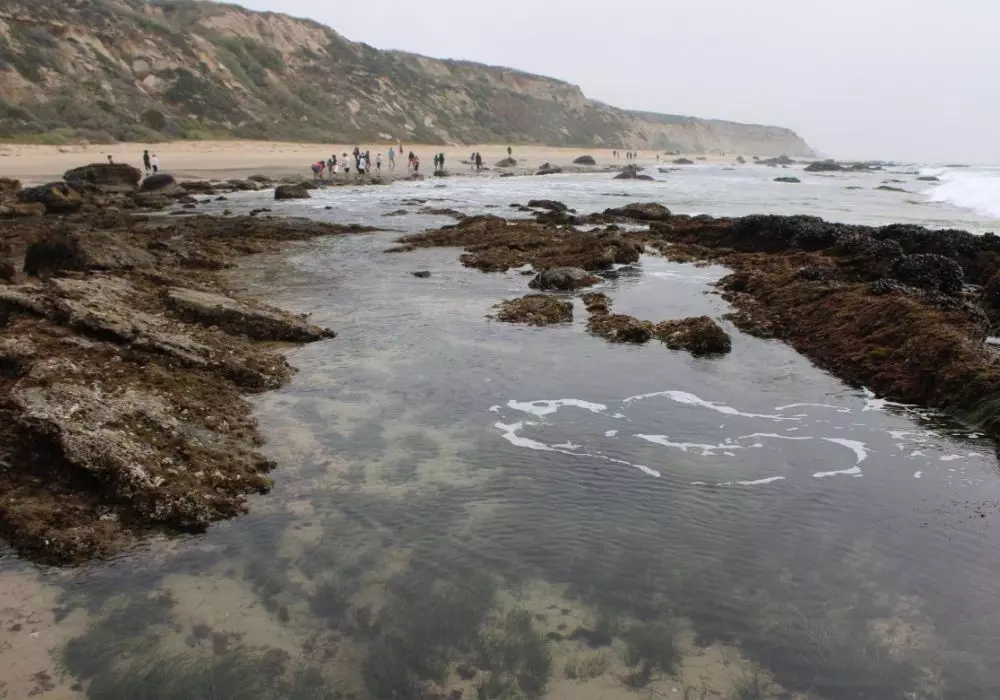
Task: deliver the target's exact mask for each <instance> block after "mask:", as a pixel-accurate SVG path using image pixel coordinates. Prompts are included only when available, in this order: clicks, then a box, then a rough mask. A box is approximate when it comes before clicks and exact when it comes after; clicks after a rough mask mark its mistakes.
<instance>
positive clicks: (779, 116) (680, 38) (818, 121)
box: [239, 0, 1000, 163]
mask: <svg viewBox="0 0 1000 700" xmlns="http://www.w3.org/2000/svg"><path fill="white" fill-rule="evenodd" d="M239 4H242V5H244V6H246V7H249V8H251V9H255V10H270V11H276V12H285V13H288V14H291V15H295V16H299V17H309V18H311V19H314V20H317V21H320V22H322V23H323V24H327V25H329V26H331V27H333V28H334V29H336V30H337V31H338V32H340V33H341V34H343V35H344V36H346V37H347V38H348V39H351V40H354V41H363V42H365V43H367V44H370V45H372V46H375V47H377V48H385V49H402V50H406V51H413V52H416V53H422V54H426V55H430V56H435V57H440V58H459V59H465V60H471V61H480V62H483V63H489V64H494V65H503V66H508V67H511V68H517V69H521V70H525V71H529V72H532V73H539V74H542V75H548V76H552V77H556V78H560V79H563V80H567V81H569V82H572V83H575V84H577V85H580V86H581V88H583V91H584V93H585V94H586V95H587V96H588V97H591V98H594V99H598V100H601V101H603V102H607V103H609V104H612V105H615V106H617V107H624V108H629V109H642V110H650V111H658V112H668V113H673V114H685V115H691V116H697V117H708V118H717V119H730V120H734V121H743V122H752V123H762V124H774V125H779V126H787V127H789V128H792V129H794V130H795V131H797V132H798V133H799V135H801V136H802V137H803V138H805V139H806V141H808V142H809V144H810V145H812V146H813V147H814V148H816V149H817V150H819V151H821V152H822V153H824V154H826V155H829V156H832V157H840V158H873V159H874V158H881V159H901V160H923V161H928V162H941V163H952V162H969V163H1000V39H998V34H997V32H998V28H1000V2H997V1H996V0H504V2H495V3H493V2H483V1H482V0H367V1H366V2H354V1H347V2H340V1H333V2H331V1H330V0H280V1H279V0H239Z"/></svg>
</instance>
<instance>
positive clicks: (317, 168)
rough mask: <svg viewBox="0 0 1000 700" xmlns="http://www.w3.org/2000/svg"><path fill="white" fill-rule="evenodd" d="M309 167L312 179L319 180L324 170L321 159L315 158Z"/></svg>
mask: <svg viewBox="0 0 1000 700" xmlns="http://www.w3.org/2000/svg"><path fill="white" fill-rule="evenodd" d="M311 167H312V171H313V180H319V179H320V178H321V177H322V176H323V171H324V170H326V166H325V165H324V164H323V161H321V160H317V161H316V162H315V163H313V164H312V166H311Z"/></svg>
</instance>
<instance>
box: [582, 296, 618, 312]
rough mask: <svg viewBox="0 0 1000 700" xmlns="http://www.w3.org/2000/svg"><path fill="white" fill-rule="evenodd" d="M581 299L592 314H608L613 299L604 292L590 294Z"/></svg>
mask: <svg viewBox="0 0 1000 700" xmlns="http://www.w3.org/2000/svg"><path fill="white" fill-rule="evenodd" d="M580 298H581V299H582V300H583V305H584V306H585V307H586V308H587V311H589V312H590V313H592V314H606V313H608V311H609V310H610V309H611V303H612V302H611V298H610V297H608V295H607V294H605V293H604V292H588V293H587V294H584V295H583V296H582V297H580Z"/></svg>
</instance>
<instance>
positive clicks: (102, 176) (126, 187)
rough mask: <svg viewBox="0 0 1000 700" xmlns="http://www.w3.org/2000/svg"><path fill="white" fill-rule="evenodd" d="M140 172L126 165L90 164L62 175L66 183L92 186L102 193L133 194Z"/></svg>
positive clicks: (140, 175)
mask: <svg viewBox="0 0 1000 700" xmlns="http://www.w3.org/2000/svg"><path fill="white" fill-rule="evenodd" d="M141 177H142V172H140V171H139V169H138V168H136V167H134V166H131V165H128V164H127V163H92V164H91V165H84V166H82V167H79V168H73V169H72V170H67V171H66V172H65V173H64V174H63V179H64V180H65V181H66V182H79V183H87V184H90V185H94V186H96V187H97V189H99V190H100V191H102V192H123V193H128V192H135V188H136V187H137V186H138V184H139V179H140V178H141Z"/></svg>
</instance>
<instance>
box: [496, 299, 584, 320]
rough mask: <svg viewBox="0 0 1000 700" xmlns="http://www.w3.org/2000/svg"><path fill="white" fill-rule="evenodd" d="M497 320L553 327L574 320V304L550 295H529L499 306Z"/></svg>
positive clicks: (507, 301) (504, 302)
mask: <svg viewBox="0 0 1000 700" xmlns="http://www.w3.org/2000/svg"><path fill="white" fill-rule="evenodd" d="M498 309H499V311H497V314H496V318H497V320H498V321H503V322H505V323H524V324H527V325H531V326H551V325H553V324H556V323H569V322H570V321H572V320H573V304H572V303H570V302H568V301H563V300H562V299H558V298H556V297H554V296H550V295H548V294H528V295H527V296H523V297H520V298H518V299H508V300H506V301H503V302H501V303H500V304H499V305H498Z"/></svg>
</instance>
